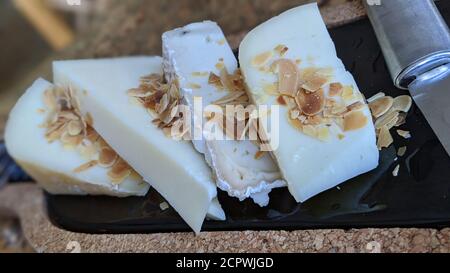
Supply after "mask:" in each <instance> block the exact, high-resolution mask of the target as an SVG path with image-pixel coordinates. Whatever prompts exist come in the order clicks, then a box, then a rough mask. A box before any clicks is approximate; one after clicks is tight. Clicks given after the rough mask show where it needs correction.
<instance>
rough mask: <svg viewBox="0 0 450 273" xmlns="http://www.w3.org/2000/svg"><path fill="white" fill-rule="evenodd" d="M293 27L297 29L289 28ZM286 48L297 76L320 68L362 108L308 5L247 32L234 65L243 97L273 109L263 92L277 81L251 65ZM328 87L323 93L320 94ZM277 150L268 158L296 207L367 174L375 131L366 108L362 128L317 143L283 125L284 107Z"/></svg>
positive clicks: (374, 161) (373, 161) (374, 159)
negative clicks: (240, 77) (243, 88)
mask: <svg viewBox="0 0 450 273" xmlns="http://www.w3.org/2000/svg"><path fill="white" fill-rule="evenodd" d="M292 26H296V27H292ZM281 45H282V46H285V47H287V48H288V50H287V52H285V53H284V55H283V56H279V55H277V54H274V57H273V58H272V59H271V60H269V62H268V65H269V66H270V64H271V63H273V61H275V60H276V59H277V58H283V59H289V60H292V62H294V63H296V64H297V65H298V68H299V69H300V71H302V69H306V68H311V67H314V68H324V69H328V70H330V71H332V74H333V76H332V79H330V81H329V82H330V83H331V82H340V83H342V84H343V85H344V86H345V85H347V86H351V88H353V90H354V94H355V96H354V98H353V99H352V101H348V102H346V103H347V105H350V104H351V103H353V102H357V101H359V102H361V103H364V104H365V102H364V99H363V98H362V96H361V94H360V92H359V90H358V87H357V84H356V82H355V81H354V79H353V77H352V75H351V74H350V73H349V72H347V71H346V70H345V67H344V65H343V63H342V61H341V60H340V59H339V58H338V57H337V55H336V49H335V47H334V43H333V41H332V40H331V37H330V36H329V33H328V31H327V29H326V26H325V24H324V22H323V20H322V18H321V15H320V12H319V9H318V7H317V4H315V3H314V4H308V5H304V6H301V7H298V8H294V9H292V10H289V11H287V12H285V13H283V14H281V15H279V16H277V17H274V18H272V19H271V20H269V21H267V22H265V23H263V24H262V25H260V26H258V27H257V28H255V29H254V30H252V31H251V32H250V33H249V34H248V35H247V36H246V37H245V39H244V40H243V41H242V43H241V45H240V49H239V61H240V65H241V70H242V73H243V75H244V77H245V82H246V84H247V86H248V93H249V95H250V96H251V98H252V99H253V101H255V102H256V103H258V104H269V105H276V104H278V102H277V97H276V96H267V92H266V91H265V89H266V86H270V85H275V86H276V85H277V82H278V75H277V74H275V73H273V72H270V70H264V69H260V67H257V66H255V63H254V61H253V60H254V59H255V57H256V56H258V55H260V54H263V53H264V52H270V51H272V52H274V50H275V49H276V48H277V47H278V48H279V46H281ZM327 92H328V87H327V88H325V93H327ZM280 111H281V112H280V123H279V124H280V141H279V143H280V144H279V148H278V149H276V150H275V151H274V152H273V154H274V156H275V158H276V160H277V161H278V164H279V166H280V169H281V172H282V173H283V176H284V178H285V179H286V181H287V182H288V187H289V190H290V192H291V193H292V195H293V196H294V197H295V199H296V200H297V201H298V202H304V201H306V200H307V199H309V198H311V197H313V196H315V195H317V194H319V193H321V192H323V191H325V190H327V189H330V188H332V187H335V186H337V185H338V184H340V183H342V182H344V181H347V180H348V179H350V178H353V177H355V176H358V175H360V174H362V173H365V172H368V171H370V170H372V169H374V168H376V167H377V165H378V159H379V153H378V149H377V147H376V136H375V129H374V127H373V123H372V117H371V113H370V110H369V109H368V107H367V105H365V106H364V107H363V109H362V110H361V111H362V113H363V114H364V116H365V117H366V118H367V121H368V122H367V124H366V126H364V127H363V128H361V129H359V130H355V131H350V132H345V137H344V138H343V139H338V138H337V137H331V138H330V140H329V141H321V140H319V139H316V138H312V137H310V136H307V135H306V134H303V133H302V132H300V131H299V130H298V129H297V128H295V127H294V126H292V125H291V123H290V122H289V120H288V116H289V114H288V109H287V107H280Z"/></svg>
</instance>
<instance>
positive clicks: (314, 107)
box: [295, 89, 325, 116]
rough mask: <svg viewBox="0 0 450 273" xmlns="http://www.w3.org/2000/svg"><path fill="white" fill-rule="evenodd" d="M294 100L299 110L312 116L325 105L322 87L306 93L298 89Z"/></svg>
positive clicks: (319, 111)
mask: <svg viewBox="0 0 450 273" xmlns="http://www.w3.org/2000/svg"><path fill="white" fill-rule="evenodd" d="M295 101H296V103H297V105H298V107H299V108H300V110H301V111H302V112H303V113H304V114H305V115H307V116H313V115H317V114H319V113H321V112H322V111H323V109H324V107H325V96H324V91H323V89H320V90H318V91H316V92H314V93H308V92H306V91H305V90H300V91H299V92H298V95H297V96H296V97H295Z"/></svg>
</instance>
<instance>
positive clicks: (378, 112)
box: [369, 96, 394, 118]
mask: <svg viewBox="0 0 450 273" xmlns="http://www.w3.org/2000/svg"><path fill="white" fill-rule="evenodd" d="M393 104H394V98H392V97H389V96H384V97H381V98H378V99H375V100H373V101H372V102H370V103H369V108H370V111H371V112H372V115H373V117H374V118H379V117H381V116H382V115H384V114H386V113H387V112H388V111H389V110H390V109H391V108H392V105H393Z"/></svg>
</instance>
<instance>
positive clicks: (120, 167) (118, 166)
mask: <svg viewBox="0 0 450 273" xmlns="http://www.w3.org/2000/svg"><path fill="white" fill-rule="evenodd" d="M131 173H132V169H131V167H130V166H129V165H128V164H127V163H126V162H125V161H124V160H123V159H119V160H117V161H116V162H115V163H114V165H113V166H112V168H111V170H109V171H108V177H109V178H110V179H111V182H112V183H113V184H115V185H119V184H121V183H122V182H123V181H124V180H125V179H127V178H128V177H129V176H130V175H131Z"/></svg>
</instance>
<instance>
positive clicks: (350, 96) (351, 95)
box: [341, 85, 355, 102]
mask: <svg viewBox="0 0 450 273" xmlns="http://www.w3.org/2000/svg"><path fill="white" fill-rule="evenodd" d="M341 98H342V99H343V100H344V101H345V102H349V101H352V100H354V99H355V90H354V88H353V86H352V85H346V86H344V89H343V90H342V94H341Z"/></svg>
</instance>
